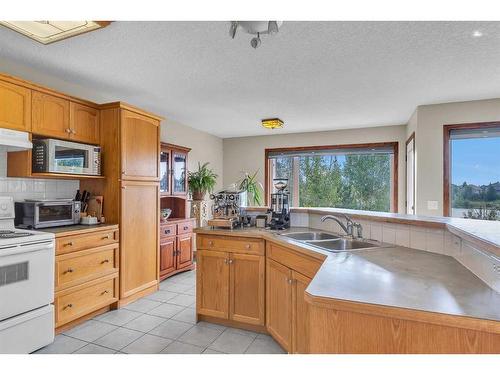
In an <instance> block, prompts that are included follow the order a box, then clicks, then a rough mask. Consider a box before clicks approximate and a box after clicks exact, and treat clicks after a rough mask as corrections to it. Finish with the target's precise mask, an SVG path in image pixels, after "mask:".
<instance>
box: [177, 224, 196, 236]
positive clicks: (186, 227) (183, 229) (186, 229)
mask: <svg viewBox="0 0 500 375" xmlns="http://www.w3.org/2000/svg"><path fill="white" fill-rule="evenodd" d="M192 231H193V222H192V221H186V222H184V223H179V224H177V234H184V233H191V232H192Z"/></svg>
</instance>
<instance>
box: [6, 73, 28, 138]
mask: <svg viewBox="0 0 500 375" xmlns="http://www.w3.org/2000/svg"><path fill="white" fill-rule="evenodd" d="M0 128H8V129H13V130H21V131H28V132H29V131H31V90H30V89H27V88H25V87H22V86H18V85H14V84H12V83H8V82H4V81H0Z"/></svg>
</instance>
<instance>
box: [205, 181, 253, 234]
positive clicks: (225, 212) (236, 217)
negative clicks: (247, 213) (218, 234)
mask: <svg viewBox="0 0 500 375" xmlns="http://www.w3.org/2000/svg"><path fill="white" fill-rule="evenodd" d="M244 198H245V197H244V192H243V191H229V190H222V191H219V192H218V193H215V194H211V195H210V199H212V200H213V201H214V204H213V206H212V215H213V219H210V220H208V225H210V226H212V227H221V228H234V227H236V226H237V225H238V224H240V211H241V205H242V204H243V203H244Z"/></svg>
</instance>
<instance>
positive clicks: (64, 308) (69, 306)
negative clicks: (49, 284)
mask: <svg viewBox="0 0 500 375" xmlns="http://www.w3.org/2000/svg"><path fill="white" fill-rule="evenodd" d="M72 307H73V304H72V303H68V304H67V305H66V306H64V307H63V310H66V309H70V308H72Z"/></svg>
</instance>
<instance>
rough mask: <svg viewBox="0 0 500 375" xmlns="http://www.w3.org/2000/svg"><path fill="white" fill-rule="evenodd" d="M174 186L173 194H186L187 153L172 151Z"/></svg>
mask: <svg viewBox="0 0 500 375" xmlns="http://www.w3.org/2000/svg"><path fill="white" fill-rule="evenodd" d="M172 170H173V174H172V186H173V191H172V193H173V194H186V193H187V190H186V186H187V184H186V182H187V181H186V178H187V176H186V174H187V154H185V153H182V152H177V151H173V152H172Z"/></svg>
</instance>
